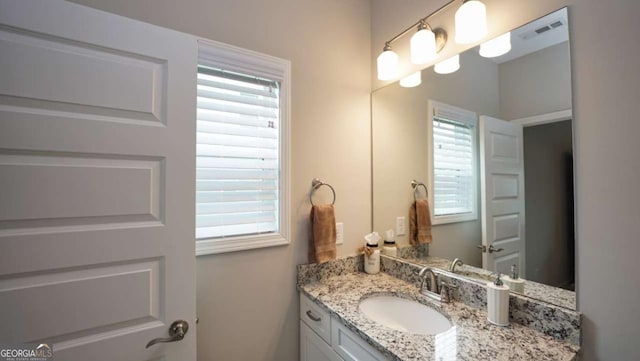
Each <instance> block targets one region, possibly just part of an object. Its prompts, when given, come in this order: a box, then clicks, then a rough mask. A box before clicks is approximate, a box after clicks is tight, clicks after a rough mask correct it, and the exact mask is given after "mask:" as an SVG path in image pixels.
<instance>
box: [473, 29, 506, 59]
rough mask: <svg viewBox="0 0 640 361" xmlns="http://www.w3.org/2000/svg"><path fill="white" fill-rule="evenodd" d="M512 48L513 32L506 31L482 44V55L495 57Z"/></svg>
mask: <svg viewBox="0 0 640 361" xmlns="http://www.w3.org/2000/svg"><path fill="white" fill-rule="evenodd" d="M510 50H511V33H510V32H509V33H506V34H502V35H500V36H498V37H497V38H493V39H491V40H489V41H487V42H485V43H482V44H480V55H482V56H484V57H485V58H495V57H496V56H500V55H504V54H506V53H508V52H509V51H510Z"/></svg>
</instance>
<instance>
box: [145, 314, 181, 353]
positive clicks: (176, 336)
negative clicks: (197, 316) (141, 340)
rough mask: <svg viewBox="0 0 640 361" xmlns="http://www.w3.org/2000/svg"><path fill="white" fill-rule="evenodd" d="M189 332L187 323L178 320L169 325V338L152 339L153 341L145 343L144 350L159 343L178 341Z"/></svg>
mask: <svg viewBox="0 0 640 361" xmlns="http://www.w3.org/2000/svg"><path fill="white" fill-rule="evenodd" d="M187 331H189V324H188V323H187V321H183V320H178V321H175V322H174V323H172V324H171V327H169V337H166V338H154V339H153V340H151V341H149V343H147V346H146V347H145V348H149V347H151V346H153V345H155V344H157V343H161V342H176V341H180V340H182V339H183V338H184V335H186V334H187Z"/></svg>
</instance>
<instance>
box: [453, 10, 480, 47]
mask: <svg viewBox="0 0 640 361" xmlns="http://www.w3.org/2000/svg"><path fill="white" fill-rule="evenodd" d="M455 19H456V43H458V44H470V43H473V42H475V41H478V40H480V39H482V37H484V36H485V35H487V8H486V6H485V5H484V4H483V3H482V2H481V1H479V0H465V1H464V3H463V4H462V6H460V8H459V9H458V11H456V16H455Z"/></svg>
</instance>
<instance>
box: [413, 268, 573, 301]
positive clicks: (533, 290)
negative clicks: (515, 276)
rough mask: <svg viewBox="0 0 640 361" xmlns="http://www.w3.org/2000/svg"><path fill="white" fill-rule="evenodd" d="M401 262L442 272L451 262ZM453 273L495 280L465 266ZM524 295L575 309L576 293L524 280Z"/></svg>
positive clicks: (488, 273)
mask: <svg viewBox="0 0 640 361" xmlns="http://www.w3.org/2000/svg"><path fill="white" fill-rule="evenodd" d="M403 260H404V261H406V262H411V263H415V264H419V265H423V266H427V267H435V268H440V269H444V270H447V269H449V266H450V265H451V261H450V260H448V259H444V258H438V257H432V256H427V257H407V258H403ZM455 273H457V274H460V275H463V276H466V277H470V278H475V279H479V280H482V281H493V280H494V279H495V274H494V273H493V272H491V271H487V270H485V269H482V268H478V267H473V266H469V265H466V264H465V265H462V266H458V267H456V272H455ZM524 295H525V296H527V297H531V298H535V299H538V300H541V301H544V302H549V303H552V304H554V305H558V306H560V307H564V308H567V309H570V310H575V309H576V293H575V292H573V291H569V290H565V289H562V288H558V287H552V286H548V285H545V284H542V283H538V282H534V281H530V280H525V287H524Z"/></svg>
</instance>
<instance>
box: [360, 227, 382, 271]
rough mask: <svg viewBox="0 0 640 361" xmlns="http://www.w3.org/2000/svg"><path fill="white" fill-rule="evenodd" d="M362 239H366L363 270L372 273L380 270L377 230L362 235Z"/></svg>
mask: <svg viewBox="0 0 640 361" xmlns="http://www.w3.org/2000/svg"><path fill="white" fill-rule="evenodd" d="M364 239H365V241H367V244H366V245H365V247H364V271H365V272H366V273H368V274H370V275H374V274H377V273H378V272H380V248H378V241H379V240H380V235H379V234H378V232H373V233H369V234H367V235H366V236H364Z"/></svg>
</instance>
